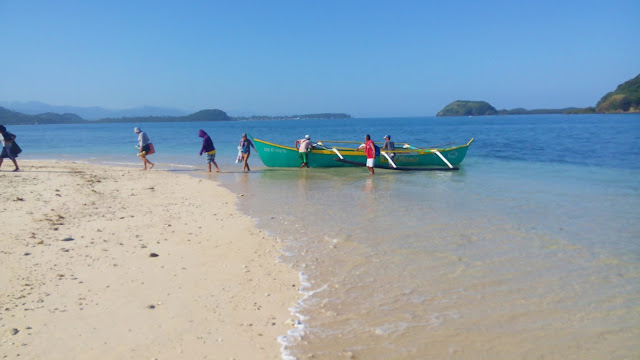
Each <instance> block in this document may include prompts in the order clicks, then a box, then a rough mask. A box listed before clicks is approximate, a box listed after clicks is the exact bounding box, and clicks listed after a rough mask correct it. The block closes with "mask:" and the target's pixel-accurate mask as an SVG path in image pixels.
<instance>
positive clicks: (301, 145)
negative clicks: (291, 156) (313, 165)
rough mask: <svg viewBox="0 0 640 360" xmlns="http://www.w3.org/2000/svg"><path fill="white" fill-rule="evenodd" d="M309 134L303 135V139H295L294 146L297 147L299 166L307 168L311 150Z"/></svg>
mask: <svg viewBox="0 0 640 360" xmlns="http://www.w3.org/2000/svg"><path fill="white" fill-rule="evenodd" d="M311 146H313V144H311V136H309V135H305V136H304V139H300V140H296V143H295V147H296V148H298V157H299V158H300V162H302V165H300V168H303V167H306V168H309V152H310V151H311Z"/></svg>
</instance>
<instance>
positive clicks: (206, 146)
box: [198, 129, 220, 172]
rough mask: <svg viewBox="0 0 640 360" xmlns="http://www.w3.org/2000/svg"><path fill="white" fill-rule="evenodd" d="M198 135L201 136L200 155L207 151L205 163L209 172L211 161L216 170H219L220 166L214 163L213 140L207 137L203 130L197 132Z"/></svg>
mask: <svg viewBox="0 0 640 360" xmlns="http://www.w3.org/2000/svg"><path fill="white" fill-rule="evenodd" d="M198 136H199V137H201V138H202V148H201V149H200V156H202V153H207V165H209V172H211V163H213V165H215V167H216V172H220V168H219V167H218V164H217V163H216V147H215V146H214V145H213V140H211V137H209V134H207V133H206V132H205V131H204V130H202V129H201V130H200V131H199V132H198Z"/></svg>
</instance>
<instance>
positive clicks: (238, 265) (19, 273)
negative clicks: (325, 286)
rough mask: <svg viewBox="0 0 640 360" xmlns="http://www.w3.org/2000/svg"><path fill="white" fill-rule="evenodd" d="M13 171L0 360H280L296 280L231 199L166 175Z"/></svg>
mask: <svg viewBox="0 0 640 360" xmlns="http://www.w3.org/2000/svg"><path fill="white" fill-rule="evenodd" d="M3 165H10V164H3ZM20 167H21V169H22V170H23V171H22V172H18V173H11V172H9V171H10V170H12V169H13V167H12V166H3V167H2V169H1V170H2V171H1V172H0V184H1V188H2V191H1V195H0V201H1V204H0V210H1V211H0V212H1V215H0V218H1V219H2V232H1V234H0V354H2V356H3V357H6V358H18V357H19V358H24V359H76V358H77V359H81V358H83V359H116V358H117V359H156V358H157V359H207V358H208V359H279V358H280V357H281V354H280V344H279V343H278V342H277V337H278V336H281V335H284V334H286V333H287V331H288V330H289V329H290V328H291V324H292V323H293V321H292V315H291V314H290V313H289V308H290V307H291V306H293V305H294V304H295V302H296V300H297V298H298V297H299V293H298V289H297V288H298V277H297V274H296V272H295V271H293V270H292V269H290V268H289V267H288V266H287V265H285V264H283V263H280V262H278V261H277V260H276V259H277V258H278V256H279V255H280V253H279V243H278V242H277V240H276V239H274V238H272V237H269V236H267V235H265V234H264V233H263V232H262V231H261V230H258V229H256V228H255V226H254V224H253V222H252V220H251V219H249V218H248V217H246V216H244V215H242V214H240V213H239V212H238V211H237V210H236V207H235V202H236V197H235V195H234V194H232V193H231V192H229V191H227V190H225V189H223V188H221V187H219V186H218V185H217V184H216V183H215V182H213V181H208V180H203V179H197V178H194V177H191V176H188V175H184V174H176V173H171V172H167V171H162V170H151V171H146V172H144V171H140V170H138V169H134V168H114V167H104V166H97V165H88V164H80V163H72V162H42V161H38V162H35V161H21V162H20Z"/></svg>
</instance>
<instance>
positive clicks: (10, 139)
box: [0, 125, 22, 171]
mask: <svg viewBox="0 0 640 360" xmlns="http://www.w3.org/2000/svg"><path fill="white" fill-rule="evenodd" d="M0 135H2V139H3V141H4V146H3V147H2V154H1V155H0V166H2V162H3V161H4V158H9V159H11V161H12V162H13V165H15V167H16V168H15V169H14V170H13V171H20V167H19V166H18V161H17V160H16V157H17V156H18V154H19V153H20V152H21V151H22V150H21V149H20V147H19V146H18V144H16V143H15V140H16V137H17V136H15V135H14V134H12V133H10V132H8V131H7V128H5V127H4V125H0Z"/></svg>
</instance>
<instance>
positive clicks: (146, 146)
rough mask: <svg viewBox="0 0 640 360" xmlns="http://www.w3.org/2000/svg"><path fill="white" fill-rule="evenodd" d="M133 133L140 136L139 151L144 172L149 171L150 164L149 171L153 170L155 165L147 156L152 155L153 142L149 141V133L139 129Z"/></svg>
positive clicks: (135, 129)
mask: <svg viewBox="0 0 640 360" xmlns="http://www.w3.org/2000/svg"><path fill="white" fill-rule="evenodd" d="M133 132H135V133H136V134H138V149H139V150H140V152H139V153H138V157H140V160H142V164H143V165H144V167H143V168H142V170H147V164H149V169H153V166H154V165H155V164H154V163H152V162H151V161H149V159H147V155H151V154H150V150H151V141H149V136H147V133H145V132H144V131H142V130H140V128H139V127H135V128H133Z"/></svg>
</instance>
